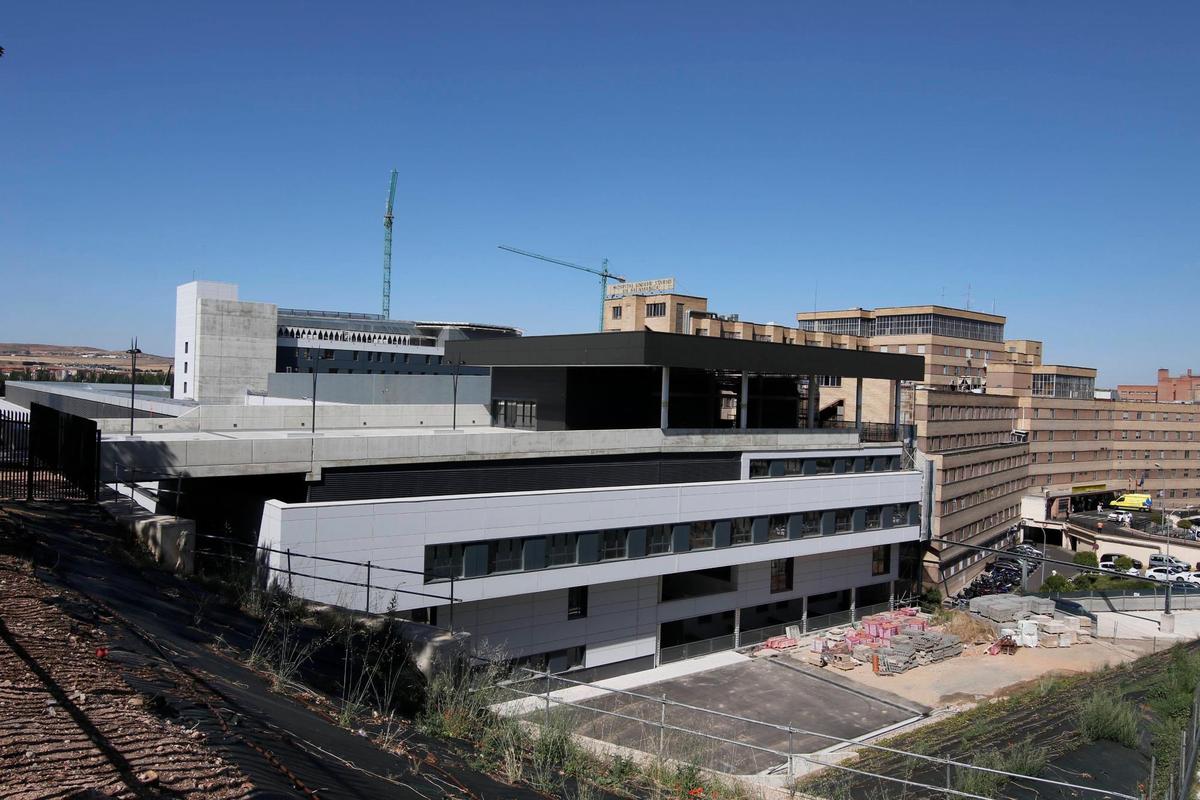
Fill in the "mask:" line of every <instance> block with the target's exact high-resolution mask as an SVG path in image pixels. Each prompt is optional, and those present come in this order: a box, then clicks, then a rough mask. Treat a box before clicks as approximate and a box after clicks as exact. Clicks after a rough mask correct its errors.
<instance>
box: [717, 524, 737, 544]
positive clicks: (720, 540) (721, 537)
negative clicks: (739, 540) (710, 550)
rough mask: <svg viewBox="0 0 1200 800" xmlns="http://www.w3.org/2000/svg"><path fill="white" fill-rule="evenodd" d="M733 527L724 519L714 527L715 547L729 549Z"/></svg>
mask: <svg viewBox="0 0 1200 800" xmlns="http://www.w3.org/2000/svg"><path fill="white" fill-rule="evenodd" d="M732 527H733V526H732V525H730V524H729V520H727V519H723V520H721V521H719V522H718V523H716V524H715V525H714V526H713V547H729V542H730V538H731V534H730V531H731V529H732Z"/></svg>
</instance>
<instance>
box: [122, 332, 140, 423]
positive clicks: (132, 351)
mask: <svg viewBox="0 0 1200 800" xmlns="http://www.w3.org/2000/svg"><path fill="white" fill-rule="evenodd" d="M141 352H142V351H141V350H139V349H138V346H137V337H136V336H135V337H133V341H132V342H130V346H129V349H128V350H126V351H125V353H126V354H127V355H129V356H130V357H131V358H132V359H133V362H132V364H130V367H129V435H130V436H133V401H134V397H135V396H136V393H137V357H138V354H139V353H141Z"/></svg>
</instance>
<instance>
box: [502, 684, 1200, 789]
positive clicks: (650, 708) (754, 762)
mask: <svg viewBox="0 0 1200 800" xmlns="http://www.w3.org/2000/svg"><path fill="white" fill-rule="evenodd" d="M520 672H522V673H524V675H523V677H517V678H514V679H511V680H506V681H502V682H500V683H499V684H497V687H498V688H499V689H500V690H501V693H502V695H504V693H505V692H510V693H511V695H508V697H510V698H511V699H509V700H508V701H506V702H502V703H501V704H499V705H498V706H497V708H499V709H500V713H506V714H510V715H516V716H521V717H523V718H525V719H526V720H528V721H530V722H533V723H535V724H541V725H543V726H546V727H547V728H548V727H550V726H552V725H555V724H556V722H557V723H558V724H563V725H564V727H565V728H566V729H567V730H570V731H571V732H572V733H573V734H575V735H579V736H584V737H588V738H592V739H599V740H600V741H608V742H609V743H611V744H618V745H619V746H620V747H623V748H628V749H632V750H637V751H640V752H642V753H645V754H647V755H653V756H657V757H658V758H660V759H669V760H674V761H679V762H690V763H693V764H696V765H697V766H700V767H702V768H704V769H708V770H711V771H714V772H720V773H724V774H736V775H742V776H747V777H748V776H750V775H780V774H785V775H786V776H787V778H788V780H789V783H791V782H792V781H793V780H794V779H795V778H797V777H798V775H799V774H802V772H812V771H816V770H820V769H829V770H833V771H834V772H839V773H844V774H849V775H856V776H860V777H865V778H869V779H872V780H879V781H887V782H889V783H896V784H900V785H903V786H907V787H909V788H915V789H923V790H928V791H932V792H935V793H936V794H937V795H945V796H949V797H964V798H972V799H973V800H984V799H983V798H982V797H981V796H980V795H976V794H972V793H970V792H966V791H962V790H959V789H955V788H953V787H954V777H955V776H956V774H957V775H961V774H963V773H964V772H969V771H975V772H985V773H990V774H992V775H1001V776H1004V777H1007V778H1012V779H1018V780H1020V781H1022V782H1023V783H1024V782H1033V783H1037V784H1041V785H1044V786H1048V787H1058V788H1060V789H1067V790H1071V791H1072V792H1074V793H1088V794H1093V795H1099V796H1102V797H1104V798H1118V799H1119V800H1146V799H1145V798H1142V797H1137V796H1135V795H1129V794H1124V793H1122V792H1114V791H1111V790H1108V789H1103V788H1099V787H1096V786H1084V785H1079V784H1074V783H1069V782H1066V781H1060V780H1054V779H1052V778H1041V777H1035V776H1030V775H1024V774H1020V773H1014V772H1008V771H1006V770H1001V769H992V768H990V767H983V766H978V765H976V764H968V763H965V762H962V761H958V760H955V759H952V758H949V757H945V756H931V755H925V754H923V753H914V752H910V751H906V750H901V749H898V748H894V747H887V746H885V745H881V744H875V743H872V742H868V741H861V739H862V738H864V737H860V738H859V739H852V738H847V737H842V736H837V735H834V734H829V733H823V732H820V731H814V730H810V729H807V728H801V727H796V726H793V725H781V724H778V723H773V722H764V721H762V720H756V719H751V718H749V717H743V716H740V715H737V714H730V713H727V712H723V711H716V710H713V709H709V708H703V707H700V706H694V705H690V704H688V703H680V702H678V701H675V700H671V699H669V698H668V697H667V696H666V695H659V696H657V697H656V696H652V695H648V694H644V693H640V692H636V691H630V690H625V689H609V688H607V687H600V686H596V685H594V684H588V683H584V682H581V681H574V680H571V679H569V678H566V677H564V676H561V675H554V674H552V673H549V672H537V671H535V670H532V669H527V668H521V669H520ZM571 690H581V691H590V692H591V693H595V692H599V695H594V696H592V697H590V698H588V699H586V700H580V701H576V700H571V699H567V698H566V697H563V696H561V695H562V694H565V693H566V692H569V691H571ZM597 699H600V700H602V701H604V703H605V704H606V705H609V706H612V707H610V708H605V707H602V706H601V705H599V704H597V703H596V701H597ZM585 703H587V704H586V705H585ZM556 717H557V720H556ZM918 718H919V716H916V717H914V718H913V720H915V719H918ZM605 721H608V724H611V725H612V726H613V727H612V728H606V727H605V725H606V723H605ZM614 734H615V735H614ZM615 738H620V739H621V740H622V741H621V742H619V743H618V742H614V741H612V740H613V739H615ZM755 739H757V740H758V741H764V740H770V741H775V740H777V741H779V742H780V743H781V746H767V745H764V744H755V743H754V740H755ZM785 740H786V745H783V744H782V743H783V742H784V741H785ZM813 740H816V741H815V742H814V741H813ZM805 742H807V743H808V744H810V745H819V746H816V747H814V749H813V750H812V751H811V752H801V748H799V747H797V744H798V743H799V744H801V745H803V744H804V743H805ZM1194 744H1195V743H1194V742H1193V747H1194ZM843 747H853V748H861V749H864V750H873V751H879V752H885V753H890V754H893V755H900V756H904V757H906V758H912V759H915V760H917V761H920V762H923V763H925V764H926V765H929V766H931V767H933V768H934V769H935V770H936V771H937V773H938V774H939V775H940V774H942V773H943V772H944V774H945V775H946V781H945V785H944V786H942V785H938V786H935V785H932V784H930V783H924V782H921V781H916V780H912V779H911V777H910V778H902V777H898V776H895V775H883V774H879V773H875V772H870V771H867V770H862V769H857V768H854V767H850V766H847V765H846V764H844V763H838V762H837V761H836V760H835V759H833V758H828V757H825V756H823V753H825V752H829V751H832V750H834V749H842V748H843ZM1193 757H1194V752H1193ZM801 764H803V765H805V766H806V769H805V770H798V769H797V767H798V766H799V765H801ZM1169 800H1182V798H1175V797H1171V798H1169Z"/></svg>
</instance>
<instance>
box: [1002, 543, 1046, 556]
mask: <svg viewBox="0 0 1200 800" xmlns="http://www.w3.org/2000/svg"><path fill="white" fill-rule="evenodd" d="M1008 550H1009V552H1010V553H1017V554H1018V555H1025V556H1040V555H1041V554H1042V551H1041V550H1038V549H1037V548H1036V547H1034V546H1033V545H1031V544H1018V545H1016V546H1014V547H1010V548H1009V549H1008Z"/></svg>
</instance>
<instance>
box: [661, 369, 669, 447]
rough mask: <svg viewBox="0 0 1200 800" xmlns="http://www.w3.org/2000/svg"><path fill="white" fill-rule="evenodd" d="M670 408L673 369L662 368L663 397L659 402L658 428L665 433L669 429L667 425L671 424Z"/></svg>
mask: <svg viewBox="0 0 1200 800" xmlns="http://www.w3.org/2000/svg"><path fill="white" fill-rule="evenodd" d="M670 407H671V368H670V367H663V368H662V396H661V399H660V400H659V409H658V427H660V428H662V429H663V430H664V431H665V430H666V429H667V423H668V422H670V414H669V411H670Z"/></svg>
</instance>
